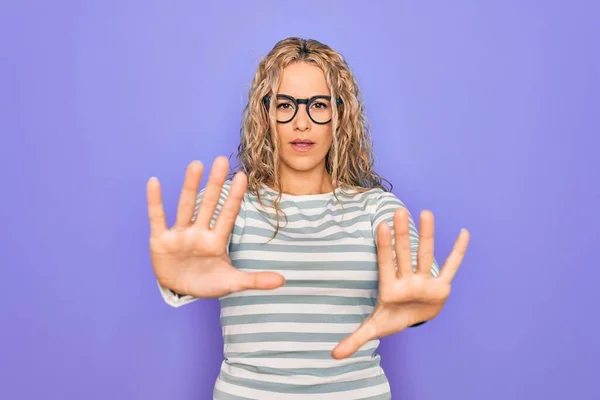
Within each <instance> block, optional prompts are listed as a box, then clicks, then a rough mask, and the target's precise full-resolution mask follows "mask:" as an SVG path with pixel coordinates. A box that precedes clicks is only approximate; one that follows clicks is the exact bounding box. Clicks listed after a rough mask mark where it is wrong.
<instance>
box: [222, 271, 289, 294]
mask: <svg viewBox="0 0 600 400" xmlns="http://www.w3.org/2000/svg"><path fill="white" fill-rule="evenodd" d="M284 283H285V278H284V277H283V276H282V275H281V274H278V273H276V272H244V271H239V270H238V274H237V276H236V279H235V280H234V284H233V287H232V288H231V289H232V291H233V292H239V291H241V290H249V289H250V290H251V289H259V290H268V289H277V288H278V287H281V286H283V284H284Z"/></svg>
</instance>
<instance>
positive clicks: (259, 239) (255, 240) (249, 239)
mask: <svg viewBox="0 0 600 400" xmlns="http://www.w3.org/2000/svg"><path fill="white" fill-rule="evenodd" d="M270 230H271V231H272V232H275V228H270ZM313 237H314V236H312V235H311V236H310V237H304V239H310V238H313ZM270 239H271V235H269V237H265V236H260V235H252V234H250V233H246V232H244V244H265V243H266V242H267V240H270ZM234 243H239V242H234ZM269 244H282V245H294V246H309V247H314V246H329V245H346V246H353V245H361V246H364V245H371V246H375V241H374V240H373V239H372V238H365V237H346V236H344V237H342V238H340V239H335V240H330V239H328V240H327V242H323V240H302V241H294V242H290V241H289V240H284V239H279V234H278V236H276V237H275V239H272V240H270V241H269Z"/></svg>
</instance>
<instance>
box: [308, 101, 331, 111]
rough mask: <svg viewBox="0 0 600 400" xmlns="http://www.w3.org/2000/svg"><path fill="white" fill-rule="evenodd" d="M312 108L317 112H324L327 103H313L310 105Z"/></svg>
mask: <svg viewBox="0 0 600 400" xmlns="http://www.w3.org/2000/svg"><path fill="white" fill-rule="evenodd" d="M312 106H313V107H314V108H316V109H317V110H326V109H327V107H328V104H327V103H323V102H321V101H315V102H314V103H313V105H312Z"/></svg>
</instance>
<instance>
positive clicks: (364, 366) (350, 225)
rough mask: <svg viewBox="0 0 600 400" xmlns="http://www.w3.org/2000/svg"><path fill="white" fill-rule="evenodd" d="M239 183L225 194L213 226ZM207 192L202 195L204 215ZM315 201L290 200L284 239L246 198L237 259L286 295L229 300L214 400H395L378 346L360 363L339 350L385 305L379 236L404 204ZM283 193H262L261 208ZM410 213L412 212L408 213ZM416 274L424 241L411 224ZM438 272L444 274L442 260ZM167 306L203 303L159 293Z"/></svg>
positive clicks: (387, 197) (272, 217) (328, 197)
mask: <svg viewBox="0 0 600 400" xmlns="http://www.w3.org/2000/svg"><path fill="white" fill-rule="evenodd" d="M230 186H231V181H229V180H228V181H227V182H226V183H225V185H224V186H223V191H222V193H221V199H220V202H219V205H218V207H217V210H216V212H215V215H214V218H213V223H214V221H215V219H216V217H217V215H218V212H219V211H220V209H221V207H222V206H223V203H224V201H225V199H226V198H227V194H228V192H229V188H230ZM202 193H203V191H201V192H200V194H199V195H198V201H197V204H196V211H197V209H198V206H199V204H200V201H201V198H202ZM335 193H336V195H337V199H336V197H335V196H334V194H333V193H325V194H316V195H299V196H294V195H288V194H284V195H283V197H282V199H281V202H280V208H281V211H282V212H283V213H284V214H285V215H286V216H287V221H286V218H285V216H284V215H280V217H279V220H280V227H279V231H278V233H277V236H276V237H275V238H274V239H273V240H270V241H269V239H270V238H271V237H272V236H273V233H274V232H275V228H276V214H275V211H274V209H273V208H269V207H266V206H263V205H261V204H259V202H258V199H257V198H256V196H255V195H254V194H252V193H250V192H247V193H246V195H245V196H244V201H243V203H242V206H241V209H240V213H239V215H238V217H237V219H236V221H235V226H234V228H233V231H232V233H231V235H230V238H229V246H228V251H229V256H230V258H231V261H232V263H233V265H234V266H235V267H236V268H239V269H242V270H245V271H255V272H256V271H275V272H278V273H280V274H281V275H283V276H284V277H285V278H286V283H285V285H284V286H283V287H281V288H278V289H274V290H270V291H264V290H261V291H259V290H248V291H244V292H239V293H233V294H230V295H227V296H224V297H222V298H221V299H220V305H221V317H220V321H221V326H222V332H223V342H224V349H223V355H224V359H223V361H222V364H221V370H220V373H219V376H218V377H217V379H216V383H215V388H214V394H213V397H214V399H218V400H233V399H237V400H240V399H261V400H271V399H273V400H282V399H286V400H288V399H289V400H294V399H311V400H319V399H327V400H335V399H343V400H350V399H389V398H391V394H390V385H389V382H388V380H387V377H386V375H385V372H384V371H383V369H382V368H381V366H380V355H379V354H378V353H377V348H378V346H379V340H372V341H370V342H368V343H366V344H365V345H364V346H363V347H362V348H361V349H359V351H357V352H356V353H355V354H353V355H352V356H351V357H349V358H347V359H342V360H335V359H333V358H332V357H331V350H333V348H334V347H335V346H336V345H337V344H338V343H339V341H340V340H342V339H343V338H344V337H346V336H347V335H349V334H350V333H352V332H354V331H355V330H356V329H357V328H358V326H359V325H360V324H361V323H362V322H363V321H364V319H365V318H366V317H367V316H369V314H370V313H371V312H372V311H373V308H374V306H375V303H376V301H377V288H378V269H377V252H376V229H377V226H378V225H379V224H380V223H381V222H384V221H385V222H387V223H388V224H389V225H390V227H391V228H392V229H393V213H394V211H395V210H396V209H397V208H399V207H405V206H404V204H403V203H402V202H401V201H400V200H399V199H398V198H397V197H396V196H395V195H394V194H392V193H391V192H386V191H384V190H382V189H379V188H376V189H371V190H369V191H367V192H364V193H358V192H350V193H343V192H342V191H341V190H339V189H338V190H336V192H335ZM276 196H277V193H276V192H275V191H274V190H272V189H270V188H268V187H266V186H263V187H262V189H261V200H262V201H263V203H264V204H266V205H267V206H268V205H270V204H272V201H273V200H274V199H275V198H276ZM409 215H410V214H409ZM409 223H410V233H411V246H412V249H413V267H415V266H416V253H417V248H418V241H419V238H418V233H417V229H416V227H415V224H414V221H413V219H412V217H410V218H409ZM431 272H432V274H433V275H437V273H438V267H437V263H436V262H435V261H434V264H433V265H432V268H431ZM159 288H160V290H161V293H162V296H163V298H164V299H165V301H166V302H167V303H168V304H170V305H171V306H174V307H179V306H181V305H184V304H188V303H190V302H192V301H195V300H197V299H196V298H194V297H192V296H179V295H177V294H175V293H173V292H171V291H170V290H168V289H166V288H164V287H160V286H159Z"/></svg>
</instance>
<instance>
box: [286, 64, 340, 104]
mask: <svg viewBox="0 0 600 400" xmlns="http://www.w3.org/2000/svg"><path fill="white" fill-rule="evenodd" d="M278 92H279V93H280V94H287V95H290V96H293V97H296V98H308V97H312V96H316V95H329V94H330V93H329V86H327V80H326V79H325V74H324V73H323V70H321V68H319V67H317V66H316V65H313V64H308V63H304V62H299V63H294V64H290V65H288V66H287V67H285V69H284V70H283V75H282V77H281V83H280V85H279V91H278Z"/></svg>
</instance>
